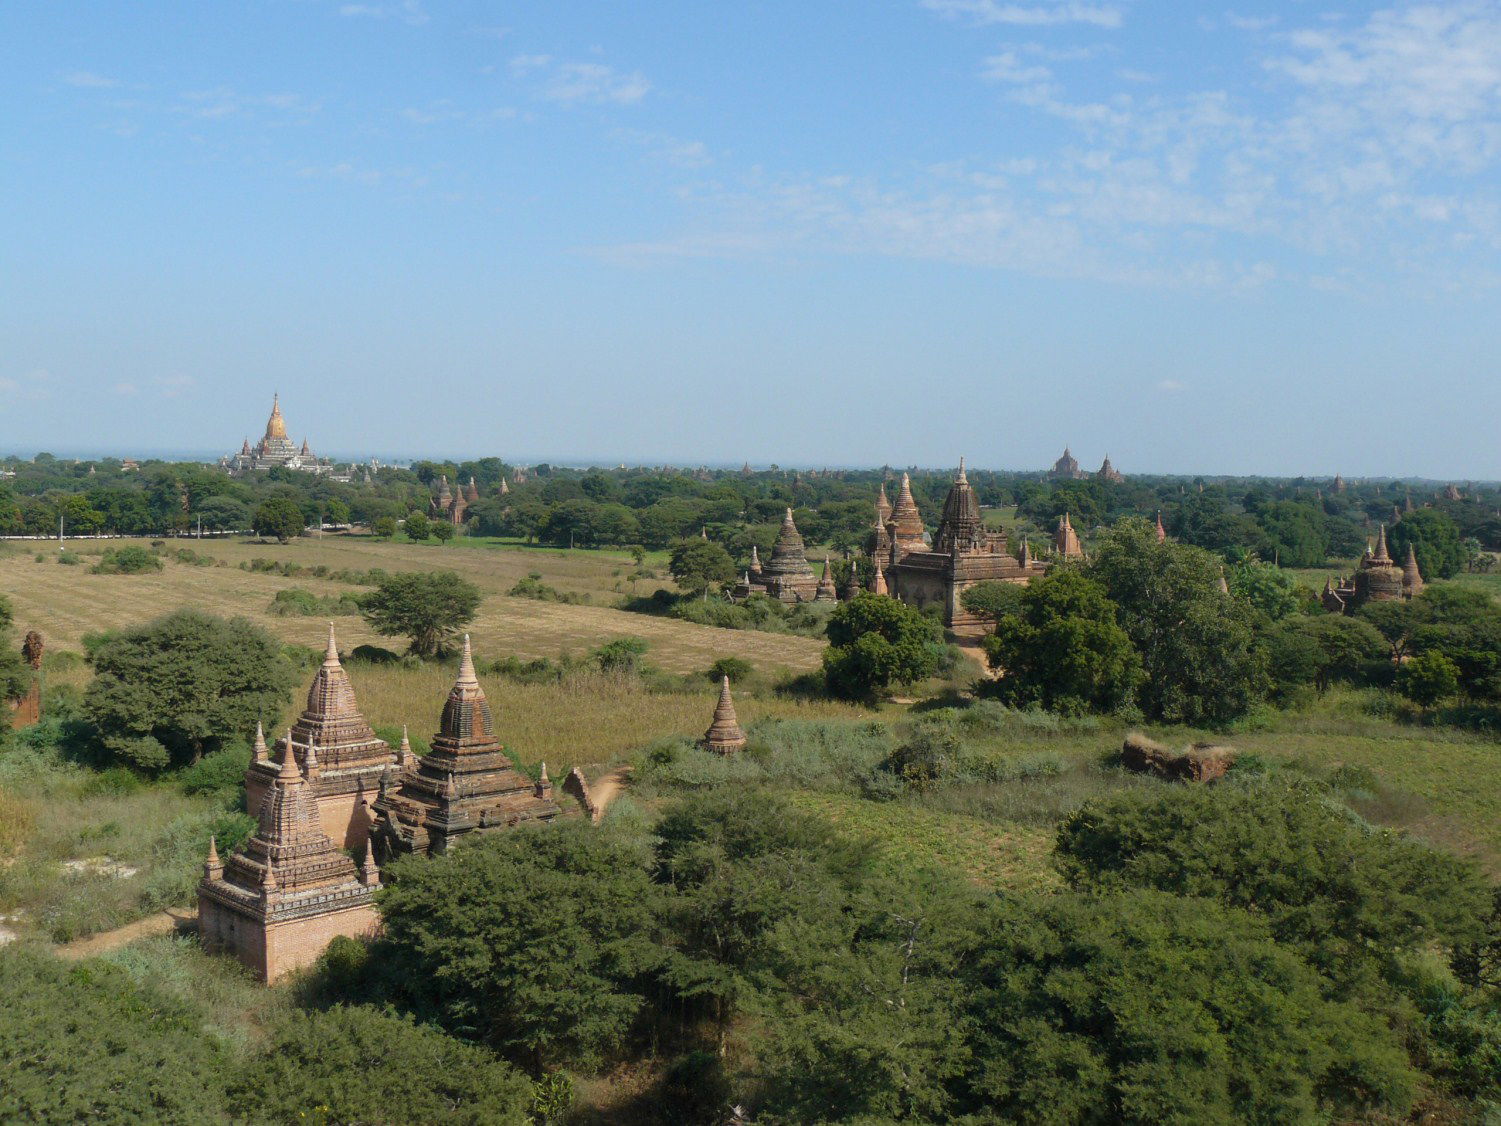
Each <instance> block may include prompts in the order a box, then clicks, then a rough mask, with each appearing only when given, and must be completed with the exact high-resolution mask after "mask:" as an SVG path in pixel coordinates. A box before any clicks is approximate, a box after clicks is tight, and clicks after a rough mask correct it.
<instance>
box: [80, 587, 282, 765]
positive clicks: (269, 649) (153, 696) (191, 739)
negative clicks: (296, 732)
mask: <svg viewBox="0 0 1501 1126" xmlns="http://www.w3.org/2000/svg"><path fill="white" fill-rule="evenodd" d="M91 661H92V664H93V666H94V679H93V680H92V681H91V682H90V684H89V687H88V689H87V691H86V692H85V693H84V710H85V712H86V713H87V714H88V717H89V719H90V720H91V721H92V722H93V724H94V727H95V728H96V729H97V731H98V733H99V738H100V740H101V742H102V743H103V744H104V746H105V748H106V749H107V750H109V751H110V752H112V753H113V754H114V755H115V757H117V758H119V759H120V760H122V761H124V762H126V763H129V764H130V765H133V766H137V767H141V768H143V769H150V770H157V769H161V768H163V767H167V766H181V765H183V764H185V763H188V762H196V761H197V760H198V759H199V758H201V757H202V756H203V755H204V754H206V753H209V752H212V751H216V750H219V749H220V748H221V747H222V746H223V745H224V744H225V743H226V742H228V741H230V740H234V739H244V738H246V737H247V736H248V735H249V733H250V732H251V731H252V730H253V729H254V727H255V725H256V722H257V721H271V722H274V721H275V719H276V717H277V716H278V715H280V714H281V709H282V707H283V706H284V704H285V703H286V701H287V698H288V696H289V694H290V692H291V688H292V681H293V677H294V675H295V674H294V670H293V669H292V667H291V666H290V665H289V664H288V663H287V661H286V659H285V658H284V657H283V656H282V653H281V646H280V645H279V644H278V643H277V641H276V640H275V639H274V638H272V637H271V636H270V635H269V634H267V633H266V632H265V631H264V630H262V629H260V628H259V627H258V626H255V625H253V624H251V623H250V622H248V621H246V620H245V619H244V618H233V619H230V620H228V621H226V620H225V619H223V618H216V617H214V616H213V615H211V614H205V613H203V612H201V611H199V610H177V611H175V612H173V613H171V614H168V615H166V616H165V617H161V618H157V619H156V620H155V621H153V622H149V623H147V624H146V625H142V626H136V627H134V628H131V629H127V630H123V631H121V632H120V633H118V634H114V635H112V636H110V637H108V638H107V639H106V640H105V641H104V642H103V644H101V645H100V646H99V647H98V648H97V649H95V650H94V651H93V654H92V656H91Z"/></svg>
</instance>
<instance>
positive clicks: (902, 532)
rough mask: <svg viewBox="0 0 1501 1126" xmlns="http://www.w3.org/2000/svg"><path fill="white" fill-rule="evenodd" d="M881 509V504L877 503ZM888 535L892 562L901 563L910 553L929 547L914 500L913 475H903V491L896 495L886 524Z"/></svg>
mask: <svg viewBox="0 0 1501 1126" xmlns="http://www.w3.org/2000/svg"><path fill="white" fill-rule="evenodd" d="M883 492H884V486H883ZM876 504H877V508H878V509H879V506H880V502H879V501H877V502H876ZM886 535H887V538H888V540H889V542H890V544H891V556H890V562H892V563H897V562H900V561H901V558H902V556H904V555H906V554H907V553H908V552H909V551H922V550H923V549H924V548H926V547H927V546H928V544H927V540H926V538H925V534H924V528H923V520H922V513H920V512H918V510H917V501H915V500H913V499H912V475H911V474H910V473H903V474H902V487H901V491H900V492H898V493H897V495H896V504H895V505H893V506H892V509H891V518H890V519H889V520H888V521H887V522H886Z"/></svg>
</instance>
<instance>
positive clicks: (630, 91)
mask: <svg viewBox="0 0 1501 1126" xmlns="http://www.w3.org/2000/svg"><path fill="white" fill-rule="evenodd" d="M650 89H651V83H650V82H648V81H647V80H646V79H645V77H643V76H642V74H641V72H640V71H632V72H630V73H629V74H624V73H621V72H620V71H617V70H616V69H615V68H614V67H612V66H607V65H605V64H604V63H563V64H561V65H560V66H559V67H558V68H557V69H556V70H555V71H554V72H553V73H552V75H551V76H550V77H549V79H548V81H547V84H546V86H544V87H543V89H542V96H543V97H544V98H546V99H547V100H548V101H552V102H561V103H563V104H564V105H572V104H575V103H578V102H592V103H596V104H599V103H605V102H613V103H615V104H616V105H631V104H632V103H634V102H639V101H640V100H641V99H642V98H644V97H646V95H647V92H648V91H649V90H650Z"/></svg>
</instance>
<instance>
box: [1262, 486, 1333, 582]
mask: <svg viewBox="0 0 1501 1126" xmlns="http://www.w3.org/2000/svg"><path fill="white" fill-rule="evenodd" d="M1256 519H1257V520H1258V521H1259V522H1260V524H1261V529H1262V533H1263V535H1264V536H1265V543H1264V544H1263V545H1262V552H1263V554H1264V556H1265V557H1270V558H1275V560H1276V561H1277V562H1278V563H1280V564H1281V565H1282V566H1284V567H1319V566H1322V565H1323V563H1324V560H1325V558H1326V557H1327V556H1328V554H1329V532H1328V529H1327V526H1326V525H1327V520H1326V518H1325V516H1324V514H1323V513H1322V512H1320V511H1319V510H1318V509H1316V508H1314V507H1313V506H1312V505H1308V504H1300V503H1299V502H1297V501H1291V500H1279V501H1273V502H1272V503H1271V504H1268V505H1265V506H1263V507H1262V508H1260V509H1259V510H1258V511H1257V513H1256Z"/></svg>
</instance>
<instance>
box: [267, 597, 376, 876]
mask: <svg viewBox="0 0 1501 1126" xmlns="http://www.w3.org/2000/svg"><path fill="white" fill-rule="evenodd" d="M289 748H290V749H291V751H292V754H293V755H294V756H295V757H296V759H297V761H298V762H299V763H300V764H302V765H303V767H304V768H306V769H307V770H308V772H309V778H308V785H309V787H310V789H311V793H312V796H313V800H314V801H315V803H316V804H317V806H318V807H319V809H320V810H321V811H322V818H323V824H324V828H325V830H326V831H327V832H328V834H329V835H330V836H331V837H333V838H334V840H336V841H338V842H339V843H340V844H342V845H344V846H345V847H347V848H356V847H359V846H360V845H362V844H363V843H364V841H365V836H366V833H367V831H368V828H369V814H368V811H367V810H366V808H365V806H366V802H367V801H368V799H371V798H373V797H374V796H375V792H376V790H377V788H378V787H379V784H380V778H381V775H382V774H383V773H384V772H385V770H386V768H387V767H389V766H391V765H392V763H394V762H395V761H396V756H395V754H394V753H393V752H392V750H391V746H390V744H389V743H387V742H386V741H385V740H384V739H381V738H380V737H379V736H377V735H376V734H375V731H374V730H373V729H372V728H371V726H370V723H369V721H368V720H366V719H365V717H364V715H363V714H361V712H360V709H359V704H358V702H357V701H356V700H355V695H354V685H353V684H352V683H351V682H350V679H349V673H348V671H347V670H346V669H345V668H344V666H343V664H342V663H340V661H339V647H338V641H337V639H336V638H335V636H334V627H333V623H329V627H328V648H327V649H326V650H325V652H324V655H323V664H322V665H321V666H319V668H318V671H317V673H316V674H315V675H314V676H313V683H312V684H311V685H309V686H308V693H307V705H306V707H305V708H304V709H303V711H302V714H301V715H300V716H298V717H297V721H296V722H295V723H294V724H293V725H292V727H291V730H289V731H288V732H287V734H286V736H285V737H284V738H282V739H280V740H278V741H277V743H276V747H275V752H276V757H277V759H283V758H285V756H286V752H287V750H288V749H289ZM276 772H277V768H276V764H275V763H274V762H271V761H270V760H269V759H268V756H267V754H266V745H265V740H264V738H263V736H262V734H261V731H260V729H259V728H257V731H256V748H255V751H254V753H253V755H252V758H251V763H250V767H249V769H248V770H247V771H246V773H245V794H246V802H247V807H248V808H250V809H255V808H257V803H258V802H259V801H260V800H261V798H262V796H263V795H264V794H265V793H266V791H267V788H268V786H269V785H270V782H271V780H272V779H273V778H274V777H275V776H276Z"/></svg>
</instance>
